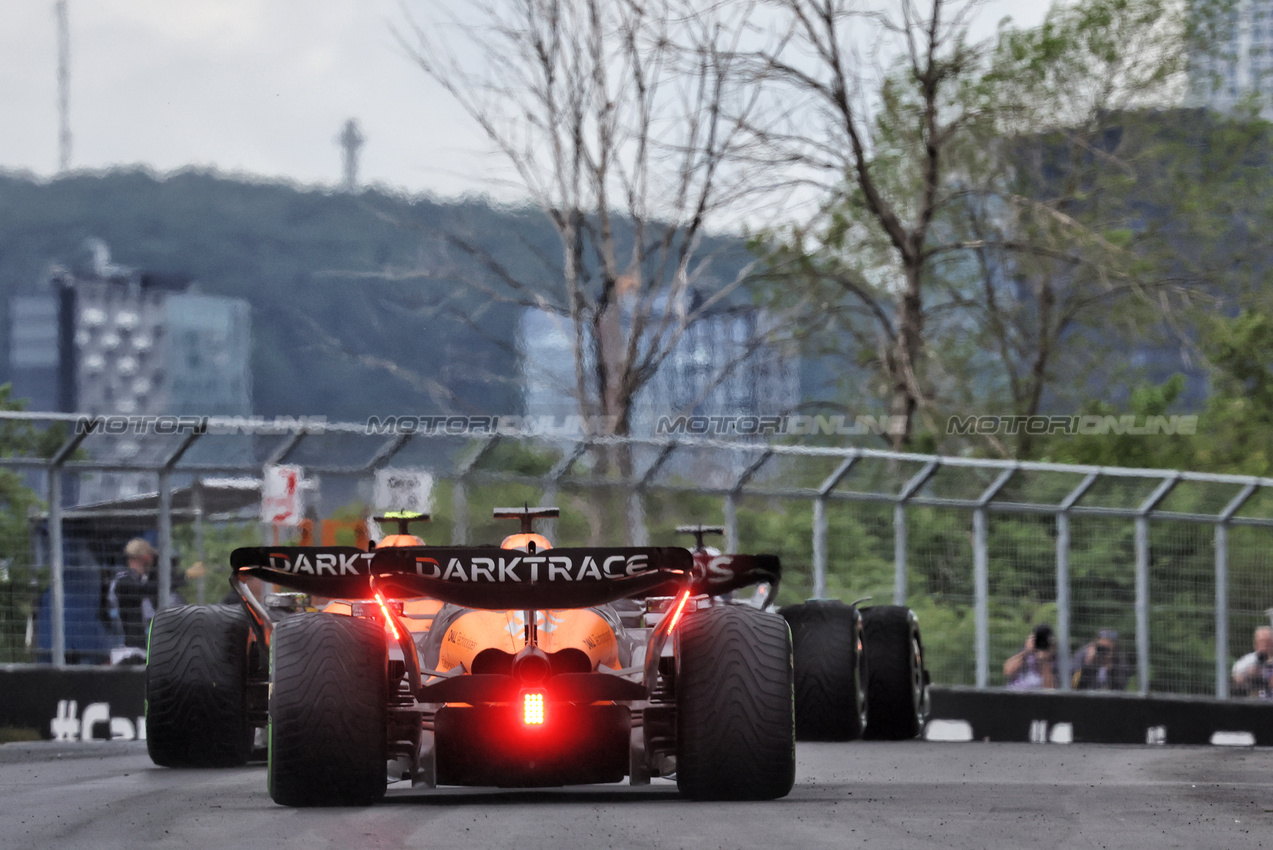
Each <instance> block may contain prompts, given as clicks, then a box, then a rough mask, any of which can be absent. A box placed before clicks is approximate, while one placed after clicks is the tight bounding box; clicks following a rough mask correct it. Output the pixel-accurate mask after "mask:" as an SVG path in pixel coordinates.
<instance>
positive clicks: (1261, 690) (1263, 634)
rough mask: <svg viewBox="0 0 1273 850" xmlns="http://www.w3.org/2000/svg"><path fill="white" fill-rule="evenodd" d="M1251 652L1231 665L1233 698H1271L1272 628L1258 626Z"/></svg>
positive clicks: (1272, 675)
mask: <svg viewBox="0 0 1273 850" xmlns="http://www.w3.org/2000/svg"><path fill="white" fill-rule="evenodd" d="M1251 643H1252V645H1253V646H1254V650H1253V651H1252V652H1248V653H1247V654H1246V655H1244V656H1242V657H1241V658H1239V659H1238V660H1237V661H1235V662H1234V664H1233V674H1232V679H1233V695H1234V696H1235V697H1263V698H1265V699H1268V698H1270V697H1273V684H1270V683H1271V682H1273V628H1269V627H1268V626H1260V627H1259V628H1258V629H1256V630H1255V635H1254V637H1253V638H1252V641H1251Z"/></svg>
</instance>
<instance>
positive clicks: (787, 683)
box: [676, 605, 795, 800]
mask: <svg viewBox="0 0 1273 850" xmlns="http://www.w3.org/2000/svg"><path fill="white" fill-rule="evenodd" d="M677 656H678V660H677V676H676V693H677V712H676V713H677V759H676V784H677V787H678V788H679V789H680V791H681V793H682V794H684V795H686V796H687V797H690V798H693V799H699V800H772V799H776V798H778V797H784V796H786V795H787V794H788V793H790V791H791V787H792V785H793V784H794V782H795V709H794V691H793V678H794V676H793V671H792V657H791V632H790V629H788V627H787V622H786V620H784V619H783V618H782V617H780V616H778V615H777V614H774V613H770V612H765V611H759V610H757V609H755V608H750V607H746V606H741V605H719V606H713V607H711V608H706V609H704V610H701V611H697V612H694V613H692V614H689V615H687V616H686V617H685V619H684V620H683V621H682V622H681V624H680V629H679V631H678V633H677Z"/></svg>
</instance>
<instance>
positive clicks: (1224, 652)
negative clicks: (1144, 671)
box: [1215, 478, 1259, 699]
mask: <svg viewBox="0 0 1273 850" xmlns="http://www.w3.org/2000/svg"><path fill="white" fill-rule="evenodd" d="M1258 487H1259V479H1258V478H1253V479H1251V481H1250V482H1249V483H1248V484H1246V485H1245V486H1244V487H1243V488H1242V489H1241V490H1240V491H1239V492H1238V494H1237V495H1236V496H1234V497H1233V500H1232V501H1231V502H1229V504H1227V505H1225V506H1224V510H1222V511H1220V514H1219V516H1218V520H1219V521H1218V522H1217V523H1216V540H1215V547H1216V628H1215V632H1216V696H1217V697H1219V698H1220V699H1225V698H1227V697H1228V696H1229V520H1231V519H1233V517H1234V515H1235V514H1236V513H1237V512H1238V511H1240V510H1241V509H1242V506H1243V505H1244V504H1246V500H1247V499H1249V498H1251V496H1252V494H1254V493H1255V491H1256V489H1257V488H1258Z"/></svg>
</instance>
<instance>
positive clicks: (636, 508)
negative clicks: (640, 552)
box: [627, 487, 650, 546]
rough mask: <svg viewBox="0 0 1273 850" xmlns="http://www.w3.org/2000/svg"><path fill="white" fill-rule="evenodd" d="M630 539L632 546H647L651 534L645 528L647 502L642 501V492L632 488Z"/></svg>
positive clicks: (629, 498) (630, 494)
mask: <svg viewBox="0 0 1273 850" xmlns="http://www.w3.org/2000/svg"><path fill="white" fill-rule="evenodd" d="M627 501H628V511H627V513H628V539H629V541H630V545H632V546H646V545H648V544H649V542H650V532H649V530H648V529H646V527H645V502H644V501H643V500H642V499H641V490H640V489H639V488H636V487H634V488H632V489H631V490H629V491H628V500H627Z"/></svg>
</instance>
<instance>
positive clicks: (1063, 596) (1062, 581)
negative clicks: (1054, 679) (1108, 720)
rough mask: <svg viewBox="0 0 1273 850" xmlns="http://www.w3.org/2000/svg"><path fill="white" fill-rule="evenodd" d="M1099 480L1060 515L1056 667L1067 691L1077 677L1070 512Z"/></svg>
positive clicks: (1092, 478) (1066, 502)
mask: <svg viewBox="0 0 1273 850" xmlns="http://www.w3.org/2000/svg"><path fill="white" fill-rule="evenodd" d="M1098 478H1100V473H1099V472H1089V473H1088V474H1087V475H1086V476H1085V477H1084V478H1083V480H1082V481H1080V482H1079V483H1078V486H1077V487H1075V488H1074V489H1073V490H1071V491H1070V492H1069V493H1068V494H1066V496H1065V498H1064V499H1062V500H1061V504H1060V505H1058V510H1057V513H1056V645H1057V658H1056V661H1057V665H1056V666H1057V674H1058V675H1059V676H1060V677H1061V690H1063V691H1068V690H1070V689H1071V688H1072V687H1073V681H1072V677H1073V675H1074V671H1073V670H1071V669H1070V660H1071V657H1070V652H1071V651H1072V647H1071V646H1070V607H1071V603H1070V508H1072V507H1074V506H1075V505H1076V504H1078V500H1079V499H1081V498H1083V496H1084V495H1085V494H1086V493H1087V491H1088V490H1090V489H1091V488H1092V485H1093V484H1095V483H1096V480H1097V479H1098Z"/></svg>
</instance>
